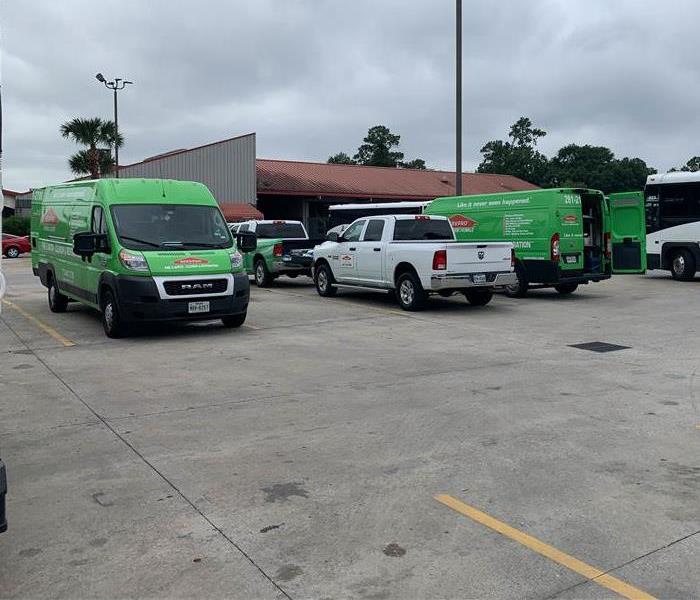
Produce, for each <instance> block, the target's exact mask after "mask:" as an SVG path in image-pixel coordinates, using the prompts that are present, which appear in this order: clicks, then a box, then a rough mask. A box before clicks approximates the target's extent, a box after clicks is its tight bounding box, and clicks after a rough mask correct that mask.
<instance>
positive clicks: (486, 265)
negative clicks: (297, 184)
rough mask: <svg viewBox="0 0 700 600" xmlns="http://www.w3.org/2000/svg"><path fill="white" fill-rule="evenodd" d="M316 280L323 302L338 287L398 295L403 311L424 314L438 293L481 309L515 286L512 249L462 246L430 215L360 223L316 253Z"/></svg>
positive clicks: (493, 245)
mask: <svg viewBox="0 0 700 600" xmlns="http://www.w3.org/2000/svg"><path fill="white" fill-rule="evenodd" d="M314 274H315V283H316V289H317V291H318V293H319V294H320V295H321V296H334V295H335V293H336V291H337V287H338V286H349V287H363V288H372V289H383V290H395V292H396V297H397V300H398V302H399V304H400V305H401V308H403V309H404V310H419V309H421V308H423V307H424V306H425V304H426V301H427V298H428V295H429V294H433V293H437V294H440V295H442V296H449V295H451V294H453V293H455V292H459V293H462V294H464V295H465V296H466V298H467V300H468V301H469V302H470V303H471V304H475V305H479V306H482V305H485V304H488V303H489V302H490V300H491V297H492V295H493V290H495V289H497V288H502V287H504V286H506V285H511V284H513V283H514V282H515V281H516V275H515V273H514V272H513V244H511V243H510V242H494V243H488V244H486V243H465V242H458V241H456V240H455V235H454V232H453V230H452V227H451V226H450V222H449V221H448V219H447V218H446V217H439V216H436V217H431V216H427V215H389V216H378V217H368V218H363V219H358V220H357V221H355V222H354V223H352V225H350V227H348V228H347V230H346V231H345V233H344V234H343V235H342V236H337V234H331V236H330V239H329V241H327V242H325V243H323V244H321V245H320V246H317V247H316V248H315V249H314Z"/></svg>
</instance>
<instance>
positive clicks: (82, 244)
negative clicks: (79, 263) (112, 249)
mask: <svg viewBox="0 0 700 600" xmlns="http://www.w3.org/2000/svg"><path fill="white" fill-rule="evenodd" d="M100 237H102V236H100V235H98V234H96V233H92V232H91V231H83V232H81V233H76V234H75V235H74V236H73V254H77V255H78V256H82V257H83V258H86V257H90V256H92V255H93V254H95V252H97V251H98V249H99V247H100V239H99V238H100Z"/></svg>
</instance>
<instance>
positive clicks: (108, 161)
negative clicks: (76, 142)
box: [68, 148, 114, 177]
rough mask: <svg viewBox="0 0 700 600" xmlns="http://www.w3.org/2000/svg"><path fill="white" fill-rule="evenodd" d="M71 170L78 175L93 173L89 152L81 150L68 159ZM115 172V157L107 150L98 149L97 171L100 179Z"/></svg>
mask: <svg viewBox="0 0 700 600" xmlns="http://www.w3.org/2000/svg"><path fill="white" fill-rule="evenodd" d="M68 166H69V167H70V170H71V171H72V172H73V173H75V174H76V175H84V174H88V173H90V174H91V173H92V171H91V165H90V154H89V152H88V151H87V150H79V151H78V152H76V153H75V154H73V156H71V157H70V158H69V159H68ZM113 170H114V157H113V156H112V152H111V151H110V150H109V149H107V148H98V149H97V171H98V173H99V176H100V177H103V176H104V175H107V174H108V173H111V172H112V171H113Z"/></svg>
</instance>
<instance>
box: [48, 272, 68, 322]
mask: <svg viewBox="0 0 700 600" xmlns="http://www.w3.org/2000/svg"><path fill="white" fill-rule="evenodd" d="M48 297H49V310H50V311H51V312H55V313H62V312H66V309H67V308H68V298H66V297H65V296H64V295H63V294H61V292H59V291H58V288H57V287H56V281H55V280H54V279H53V278H51V281H50V282H49V291H48Z"/></svg>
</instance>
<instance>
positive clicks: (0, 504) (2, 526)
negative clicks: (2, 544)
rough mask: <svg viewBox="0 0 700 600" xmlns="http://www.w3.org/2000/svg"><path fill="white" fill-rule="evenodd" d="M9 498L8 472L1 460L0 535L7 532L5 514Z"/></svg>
mask: <svg viewBox="0 0 700 600" xmlns="http://www.w3.org/2000/svg"><path fill="white" fill-rule="evenodd" d="M6 496H7V472H6V470H5V463H4V462H2V459H1V458H0V533H3V532H4V531H7V513H6V512H5V497H6Z"/></svg>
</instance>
